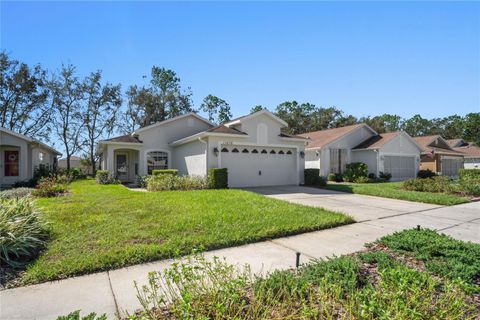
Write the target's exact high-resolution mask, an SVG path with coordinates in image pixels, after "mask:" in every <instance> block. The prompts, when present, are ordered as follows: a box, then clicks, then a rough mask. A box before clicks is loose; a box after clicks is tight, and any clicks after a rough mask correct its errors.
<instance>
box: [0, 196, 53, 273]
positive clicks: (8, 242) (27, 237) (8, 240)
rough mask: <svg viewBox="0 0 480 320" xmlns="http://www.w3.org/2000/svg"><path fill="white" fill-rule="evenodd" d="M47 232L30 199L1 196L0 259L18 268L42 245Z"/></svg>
mask: <svg viewBox="0 0 480 320" xmlns="http://www.w3.org/2000/svg"><path fill="white" fill-rule="evenodd" d="M46 236H47V233H46V231H45V223H44V222H43V221H42V220H41V219H40V213H39V212H38V211H37V210H36V209H35V207H34V204H33V200H32V199H29V198H18V199H17V198H13V199H6V198H0V260H1V261H2V263H3V262H4V263H6V264H8V265H9V266H11V267H20V266H23V265H24V264H25V263H26V262H28V261H29V260H30V259H31V258H32V257H34V256H35V255H36V254H37V253H38V251H39V250H40V248H42V247H43V245H44V244H45V239H46Z"/></svg>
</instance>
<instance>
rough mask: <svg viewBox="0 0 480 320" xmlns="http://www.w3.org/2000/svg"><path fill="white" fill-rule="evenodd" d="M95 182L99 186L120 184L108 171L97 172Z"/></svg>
mask: <svg viewBox="0 0 480 320" xmlns="http://www.w3.org/2000/svg"><path fill="white" fill-rule="evenodd" d="M95 181H96V182H97V183H98V184H116V183H120V182H119V181H118V180H117V179H115V177H114V176H113V174H112V173H111V172H110V171H108V170H97V173H96V175H95Z"/></svg>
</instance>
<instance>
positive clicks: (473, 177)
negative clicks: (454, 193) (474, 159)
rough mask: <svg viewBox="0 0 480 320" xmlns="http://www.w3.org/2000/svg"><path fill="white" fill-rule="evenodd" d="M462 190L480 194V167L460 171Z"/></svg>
mask: <svg viewBox="0 0 480 320" xmlns="http://www.w3.org/2000/svg"><path fill="white" fill-rule="evenodd" d="M459 176H460V178H459V181H458V182H459V187H460V192H462V193H465V194H468V195H472V196H479V195H480V169H460V171H459Z"/></svg>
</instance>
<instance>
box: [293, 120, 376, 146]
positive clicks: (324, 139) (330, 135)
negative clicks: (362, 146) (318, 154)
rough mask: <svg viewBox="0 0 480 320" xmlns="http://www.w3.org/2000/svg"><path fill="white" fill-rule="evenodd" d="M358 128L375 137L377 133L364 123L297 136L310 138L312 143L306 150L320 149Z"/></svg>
mask: <svg viewBox="0 0 480 320" xmlns="http://www.w3.org/2000/svg"><path fill="white" fill-rule="evenodd" d="M359 128H366V129H368V130H369V131H371V132H372V133H374V134H375V135H377V132H376V131H375V130H373V129H372V128H370V126H368V125H366V124H365V123H359V124H354V125H350V126H345V127H340V128H332V129H325V130H319V131H312V132H307V133H302V134H299V136H300V137H304V138H310V140H312V142H310V143H309V145H308V149H314V148H317V149H320V148H323V147H325V146H327V145H329V144H330V143H332V142H335V141H337V140H339V139H341V138H343V137H345V136H347V135H349V134H350V133H352V132H354V131H356V130H357V129H359Z"/></svg>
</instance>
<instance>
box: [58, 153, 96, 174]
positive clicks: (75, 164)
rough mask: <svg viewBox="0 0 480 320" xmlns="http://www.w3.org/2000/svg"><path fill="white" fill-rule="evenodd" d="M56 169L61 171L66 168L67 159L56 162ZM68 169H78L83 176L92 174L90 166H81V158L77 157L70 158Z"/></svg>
mask: <svg viewBox="0 0 480 320" xmlns="http://www.w3.org/2000/svg"><path fill="white" fill-rule="evenodd" d="M58 167H59V168H62V169H66V168H67V158H62V159H59V160H58ZM70 168H78V169H80V170H81V171H82V172H83V173H85V174H91V173H92V166H85V165H83V164H82V158H80V157H79V156H71V157H70Z"/></svg>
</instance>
